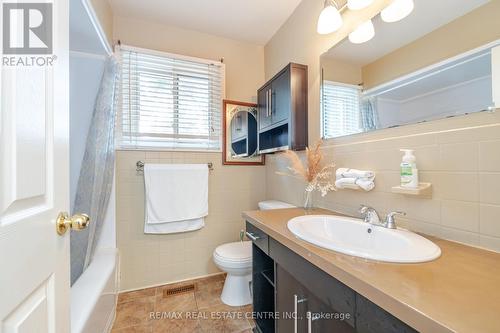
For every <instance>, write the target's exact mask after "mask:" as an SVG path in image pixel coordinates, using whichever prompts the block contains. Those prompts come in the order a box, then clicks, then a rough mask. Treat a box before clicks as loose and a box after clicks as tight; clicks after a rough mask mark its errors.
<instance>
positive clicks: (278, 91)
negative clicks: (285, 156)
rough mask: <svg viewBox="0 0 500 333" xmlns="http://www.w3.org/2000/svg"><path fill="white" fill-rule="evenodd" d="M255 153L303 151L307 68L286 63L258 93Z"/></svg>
mask: <svg viewBox="0 0 500 333" xmlns="http://www.w3.org/2000/svg"><path fill="white" fill-rule="evenodd" d="M257 95H258V104H259V112H258V113H259V131H258V133H259V137H258V139H259V153H261V154H266V153H272V152H276V151H280V150H286V149H292V150H304V149H305V148H306V147H307V66H305V65H299V64H294V63H290V64H288V65H287V66H286V67H285V68H283V69H282V70H281V71H280V72H279V73H278V74H276V75H275V76H274V77H273V78H272V79H271V80H269V81H268V82H267V83H266V84H265V85H264V86H263V87H262V88H260V89H259V90H258V93H257Z"/></svg>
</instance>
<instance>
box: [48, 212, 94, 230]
mask: <svg viewBox="0 0 500 333" xmlns="http://www.w3.org/2000/svg"><path fill="white" fill-rule="evenodd" d="M89 223H90V217H89V216H88V215H87V214H75V215H73V216H71V217H69V214H68V213H66V212H61V213H59V215H58V216H57V221H56V230H57V233H58V234H59V235H64V233H65V232H66V231H67V230H68V229H69V228H71V229H73V230H77V231H78V230H83V229H85V228H87V226H88V225H89Z"/></svg>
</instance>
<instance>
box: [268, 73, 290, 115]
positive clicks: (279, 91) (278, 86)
mask: <svg viewBox="0 0 500 333" xmlns="http://www.w3.org/2000/svg"><path fill="white" fill-rule="evenodd" d="M291 99H292V96H291V86H290V68H288V69H287V70H286V71H284V72H283V73H282V74H281V75H280V76H278V77H277V78H276V79H275V80H274V81H273V82H272V98H271V104H272V105H271V106H272V118H273V119H272V123H273V124H277V123H280V122H285V121H286V120H288V119H289V118H290V112H291V110H290V108H291Z"/></svg>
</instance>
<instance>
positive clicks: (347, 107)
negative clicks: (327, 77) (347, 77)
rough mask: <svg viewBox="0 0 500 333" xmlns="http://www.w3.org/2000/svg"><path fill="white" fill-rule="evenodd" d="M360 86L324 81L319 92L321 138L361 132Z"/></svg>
mask: <svg viewBox="0 0 500 333" xmlns="http://www.w3.org/2000/svg"><path fill="white" fill-rule="evenodd" d="M360 93H361V87H359V86H354V85H347V84H344V83H336V82H331V81H324V82H323V87H322V93H321V119H322V133H323V138H325V139H329V138H335V137H339V136H343V135H349V134H354V133H359V132H361V128H362V126H361V112H360V104H361V103H360V96H361V94H360Z"/></svg>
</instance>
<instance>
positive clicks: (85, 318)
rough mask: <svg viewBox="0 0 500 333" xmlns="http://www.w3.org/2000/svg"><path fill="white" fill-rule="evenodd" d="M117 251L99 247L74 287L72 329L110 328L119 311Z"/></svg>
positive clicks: (76, 332)
mask: <svg viewBox="0 0 500 333" xmlns="http://www.w3.org/2000/svg"><path fill="white" fill-rule="evenodd" d="M117 263H118V251H117V250H116V249H100V250H98V251H97V252H96V254H95V255H94V258H93V259H92V262H91V263H90V265H89V267H87V269H86V270H85V271H84V272H83V274H82V275H81V276H80V277H79V278H78V280H77V281H76V282H75V283H74V284H73V286H72V287H71V333H101V332H109V331H110V330H111V326H112V325H113V321H114V318H115V312H116V297H117V289H118V286H117V276H118V274H117V272H118V264H117Z"/></svg>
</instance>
